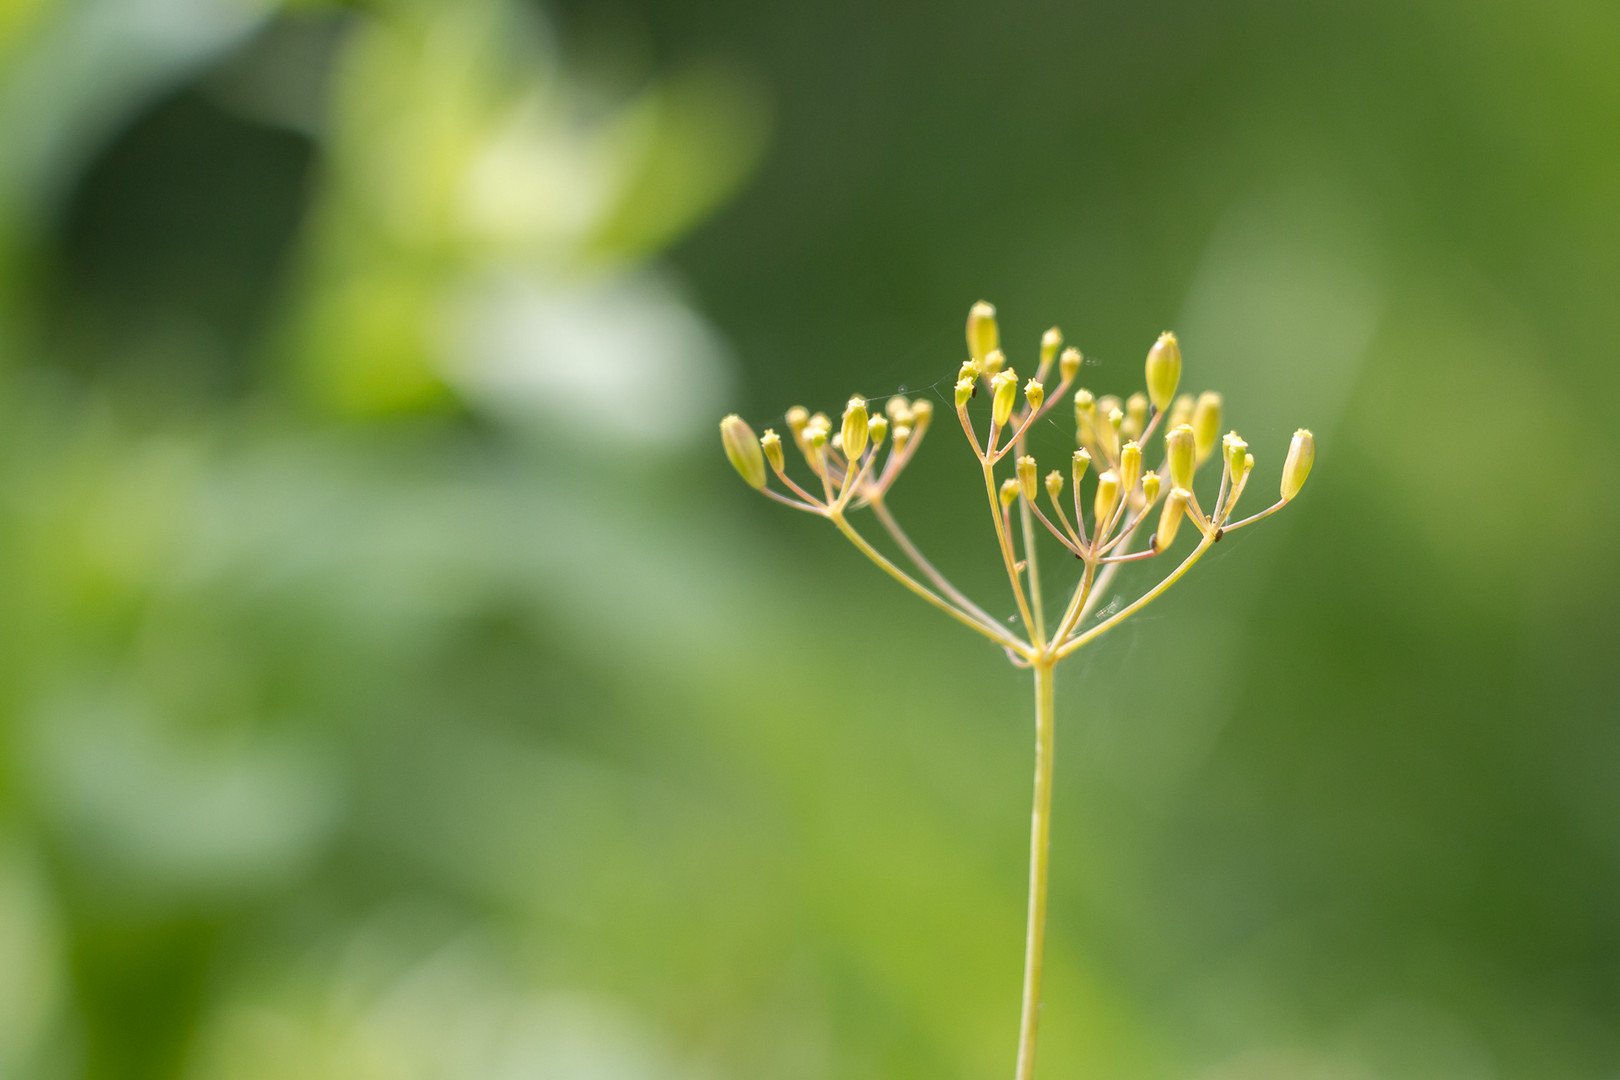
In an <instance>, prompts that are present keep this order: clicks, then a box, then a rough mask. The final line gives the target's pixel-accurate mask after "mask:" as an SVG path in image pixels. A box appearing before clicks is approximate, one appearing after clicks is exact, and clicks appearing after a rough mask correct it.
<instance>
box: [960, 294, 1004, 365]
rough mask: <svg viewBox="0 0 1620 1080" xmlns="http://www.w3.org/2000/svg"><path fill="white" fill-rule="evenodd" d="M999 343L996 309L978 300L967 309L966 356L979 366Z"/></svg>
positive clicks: (999, 334)
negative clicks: (975, 361) (977, 362)
mask: <svg viewBox="0 0 1620 1080" xmlns="http://www.w3.org/2000/svg"><path fill="white" fill-rule="evenodd" d="M1000 343H1001V332H1000V331H999V330H997V329H996V309H995V306H994V305H993V304H989V303H987V302H985V301H983V300H980V301H979V302H978V303H977V304H974V305H973V306H972V307H971V308H969V309H968V318H967V347H968V355H969V356H971V357H973V359H975V360H977V361H979V362H980V363H981V364H982V363H983V362H984V358H985V357H987V356H989V355H990V352H991V350H993V349H994V348H995V347H996V346H997V345H999V344H1000Z"/></svg>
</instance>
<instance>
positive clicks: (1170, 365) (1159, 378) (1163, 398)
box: [1147, 330, 1181, 412]
mask: <svg viewBox="0 0 1620 1080" xmlns="http://www.w3.org/2000/svg"><path fill="white" fill-rule="evenodd" d="M1180 382H1181V344H1180V343H1179V342H1178V341H1176V335H1174V334H1172V333H1171V332H1170V331H1168V330H1166V331H1165V332H1164V333H1162V334H1160V335H1159V340H1158V341H1155V342H1154V343H1153V348H1151V349H1149V350H1148V354H1147V392H1148V397H1149V398H1151V399H1152V401H1153V407H1154V408H1155V409H1158V410H1159V411H1161V412H1162V411H1164V410H1165V409H1168V408H1169V407H1170V402H1171V401H1172V400H1173V399H1174V398H1175V396H1176V385H1177V384H1178V383H1180Z"/></svg>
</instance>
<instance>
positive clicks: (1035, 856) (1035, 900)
mask: <svg viewBox="0 0 1620 1080" xmlns="http://www.w3.org/2000/svg"><path fill="white" fill-rule="evenodd" d="M1054 663H1056V660H1055V659H1054V658H1053V657H1052V656H1050V655H1044V656H1040V657H1038V658H1036V660H1035V662H1034V665H1033V666H1034V669H1035V805H1034V809H1033V810H1032V811H1031V813H1030V822H1029V924H1028V926H1027V928H1026V929H1025V932H1024V1006H1023V1011H1022V1014H1021V1015H1020V1017H1019V1020H1018V1071H1017V1074H1016V1075H1017V1080H1031V1078H1032V1077H1033V1076H1034V1075H1035V1032H1036V1028H1037V1027H1039V1025H1040V1019H1041V969H1042V965H1043V961H1044V956H1045V952H1046V878H1047V865H1048V862H1049V858H1048V854H1049V851H1050V848H1051V837H1052V720H1053V704H1054V695H1053V690H1052V666H1053V664H1054Z"/></svg>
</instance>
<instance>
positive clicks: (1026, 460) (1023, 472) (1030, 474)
mask: <svg viewBox="0 0 1620 1080" xmlns="http://www.w3.org/2000/svg"><path fill="white" fill-rule="evenodd" d="M1018 490H1019V492H1020V493H1021V494H1022V495H1023V496H1024V498H1026V499H1028V500H1029V501H1030V502H1034V501H1035V492H1036V491H1037V490H1038V489H1037V488H1036V486H1035V459H1034V458H1032V457H1030V456H1029V455H1028V454H1025V455H1024V456H1023V457H1021V458H1019V459H1018Z"/></svg>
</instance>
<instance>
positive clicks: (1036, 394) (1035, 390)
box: [1024, 379, 1046, 412]
mask: <svg viewBox="0 0 1620 1080" xmlns="http://www.w3.org/2000/svg"><path fill="white" fill-rule="evenodd" d="M1024 400H1025V401H1027V402H1029V411H1030V412H1040V411H1041V402H1043V401H1045V400H1046V387H1044V386H1042V385H1041V384H1040V383H1038V382H1036V381H1035V380H1034V379H1031V380H1029V382H1027V383H1025V384H1024Z"/></svg>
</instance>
